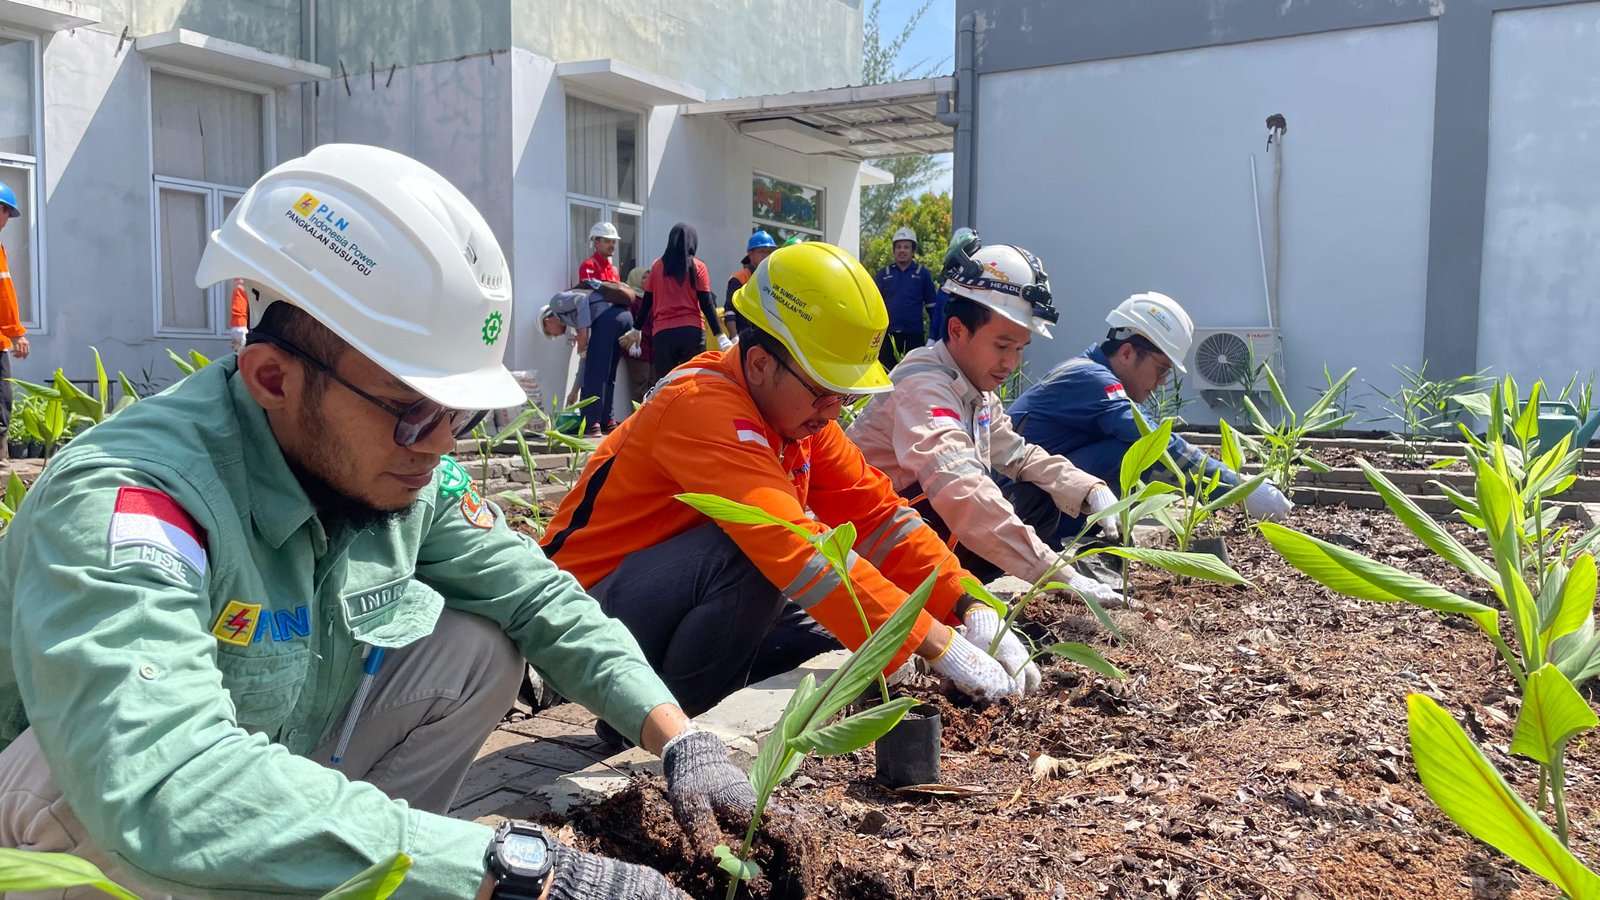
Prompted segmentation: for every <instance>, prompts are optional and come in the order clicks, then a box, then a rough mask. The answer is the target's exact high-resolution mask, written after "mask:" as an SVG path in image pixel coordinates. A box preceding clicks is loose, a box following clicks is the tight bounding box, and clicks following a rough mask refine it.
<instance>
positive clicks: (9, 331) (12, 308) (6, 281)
mask: <svg viewBox="0 0 1600 900" xmlns="http://www.w3.org/2000/svg"><path fill="white" fill-rule="evenodd" d="M27 333H28V329H26V328H23V327H22V313H21V312H20V311H19V310H18V308H17V289H16V287H15V286H14V285H12V283H11V263H10V262H9V261H7V260H6V248H4V247H0V352H4V351H7V350H10V349H11V341H12V339H14V338H19V337H22V336H23V335H25V334H27Z"/></svg>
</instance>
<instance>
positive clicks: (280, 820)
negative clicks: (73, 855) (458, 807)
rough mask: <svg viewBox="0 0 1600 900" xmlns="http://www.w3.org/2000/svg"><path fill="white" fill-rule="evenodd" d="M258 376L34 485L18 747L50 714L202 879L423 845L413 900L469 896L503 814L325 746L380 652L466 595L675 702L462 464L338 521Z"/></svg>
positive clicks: (532, 636) (152, 410) (74, 760)
mask: <svg viewBox="0 0 1600 900" xmlns="http://www.w3.org/2000/svg"><path fill="white" fill-rule="evenodd" d="M236 373H237V367H236V365H235V361H234V358H233V357H227V358H224V359H222V360H219V361H216V362H213V363H212V364H211V365H209V366H207V367H205V368H204V369H202V370H200V371H199V372H197V373H195V374H194V375H192V376H190V377H188V378H186V379H184V380H183V381H182V382H180V383H179V384H177V385H176V386H174V387H173V388H171V389H169V390H167V391H166V392H164V393H162V394H161V395H159V396H157V397H153V398H149V399H146V400H141V401H139V402H138V403H135V404H134V405H132V406H130V407H128V408H127V409H125V410H123V411H122V412H119V413H118V414H117V415H115V416H113V417H112V418H110V419H108V420H107V421H105V422H104V423H102V424H100V425H97V426H95V427H94V428H92V429H90V430H89V431H87V432H86V433H84V434H83V435H82V436H81V437H79V438H78V439H76V440H74V441H73V442H72V443H71V444H69V445H68V446H67V447H66V449H64V450H63V451H62V452H61V453H60V454H59V455H58V456H56V458H55V459H54V460H52V461H51V463H50V465H49V466H48V467H47V468H46V470H45V472H44V474H43V475H42V476H40V478H39V480H38V481H37V482H36V483H35V484H34V486H33V489H32V490H31V491H30V492H29V494H28V497H27V499H26V500H25V501H24V502H23V503H22V507H21V509H20V510H19V511H18V513H17V516H16V519H15V520H14V521H13V522H12V524H11V527H10V529H9V531H8V532H7V533H6V534H5V536H4V538H3V539H0V746H4V745H8V744H9V743H10V742H11V741H12V740H14V739H15V738H16V737H17V735H19V734H20V733H22V731H23V729H25V728H27V727H29V726H32V728H33V729H34V731H35V733H36V734H37V735H38V738H39V744H40V746H41V747H43V749H44V753H45V757H46V759H47V760H48V761H49V763H50V768H51V772H52V774H53V775H54V777H55V780H56V781H57V783H58V784H59V785H60V787H61V790H62V793H63V795H64V796H65V798H66V799H67V801H68V802H69V803H70V804H71V806H72V808H73V810H74V812H75V813H76V814H77V816H78V818H79V819H80V820H82V822H83V823H84V826H85V827H86V828H87V829H88V831H89V834H90V837H92V838H93V840H94V841H95V842H96V843H97V844H99V845H100V846H101V847H103V848H105V850H106V851H108V852H109V853H110V854H111V855H112V856H113V857H114V858H115V859H116V860H117V861H118V863H119V864H121V865H124V866H126V867H127V869H128V870H129V871H130V872H132V873H135V875H136V877H137V878H139V879H141V880H143V881H144V882H146V883H147V884H150V885H151V886H155V887H159V888H162V889H164V890H169V891H171V892H173V893H175V894H177V895H179V896H214V897H247V896H260V895H276V896H280V897H281V896H284V895H313V896H314V895H319V894H321V893H323V892H324V891H326V890H328V889H330V888H332V887H334V886H336V885H337V884H339V883H340V882H342V881H344V880H345V879H347V878H349V877H351V876H353V875H355V874H356V873H357V872H360V871H361V870H362V869H364V868H366V867H367V866H369V865H370V864H372V863H374V862H377V861H379V860H381V859H384V858H387V857H388V856H390V855H392V854H394V853H396V852H405V853H408V854H410V855H411V856H412V858H413V859H414V860H415V865H414V868H413V869H412V870H411V873H410V875H409V876H408V877H407V878H406V881H405V883H404V884H403V885H402V886H401V888H400V890H399V892H398V893H397V894H396V895H395V896H397V897H471V896H472V895H473V894H474V892H475V891H476V889H477V887H478V885H479V884H480V882H481V881H482V878H483V873H484V869H483V854H484V850H485V849H486V848H487V846H488V843H489V839H490V837H491V831H490V829H489V828H487V827H485V826H483V825H479V824H475V823H472V822H465V821H459V820H455V819H450V818H446V817H444V816H439V815H433V814H430V813H424V812H420V811H418V810H415V809H411V808H409V807H408V806H407V805H406V804H405V803H404V802H403V801H399V800H393V799H390V798H389V797H388V796H386V795H384V794H383V793H382V792H381V791H379V790H378V789H377V788H375V787H373V786H371V785H368V784H364V783H360V782H351V781H349V780H348V779H346V778H345V776H344V775H342V774H340V773H339V772H337V771H335V770H333V769H329V768H325V767H324V766H322V765H319V763H318V762H316V761H312V760H311V759H307V758H305V754H307V753H309V752H311V751H312V750H313V748H315V747H317V746H319V745H320V744H321V743H323V742H324V741H325V740H326V739H328V738H329V737H330V736H332V735H334V734H335V733H336V730H337V729H338V728H340V726H341V725H342V724H343V723H342V718H343V715H344V713H345V711H346V708H347V707H348V705H349V703H350V699H351V697H352V696H353V695H354V693H355V690H356V687H357V685H358V683H359V682H360V679H361V662H362V652H363V649H364V645H371V646H375V647H401V646H405V645H406V644H409V643H411V642H412V641H415V640H417V639H419V638H421V637H423V636H425V635H427V634H429V633H430V632H431V631H432V629H433V626H434V623H435V621H436V620H437V619H438V616H439V612H440V610H441V609H442V608H443V607H445V606H449V607H450V608H452V609H456V610H461V611H463V612H468V613H472V614H474V615H478V616H482V617H484V618H486V619H489V620H490V621H493V622H494V623H495V624H497V625H499V626H500V627H501V628H503V629H505V632H506V634H507V635H509V636H510V637H511V639H512V640H513V641H515V642H516V644H517V645H518V646H519V647H520V648H521V650H522V652H523V654H524V655H526V656H527V658H528V659H529V660H530V661H531V662H532V663H533V664H534V666H535V667H537V668H538V669H539V670H540V671H541V672H542V673H543V674H544V675H545V676H546V677H547V678H548V679H549V681H550V682H551V684H552V685H553V686H554V687H555V689H556V690H558V691H559V692H560V693H561V694H562V696H564V697H567V698H569V699H571V700H574V701H577V702H579V703H581V704H583V705H584V706H587V707H588V708H590V709H591V710H593V711H595V712H596V713H597V714H599V715H600V716H602V717H603V718H605V719H606V720H607V721H609V722H611V723H612V724H613V725H615V726H616V727H617V729H618V730H619V731H620V732H621V733H622V734H624V735H628V736H631V737H634V738H637V737H638V735H639V732H640V729H641V727H642V724H643V721H644V718H645V716H646V715H647V714H648V713H649V711H650V710H652V709H654V708H655V707H656V706H658V705H660V704H664V703H672V702H673V699H672V696H671V695H670V694H669V693H668V692H667V689H666V687H665V686H664V685H663V684H662V683H661V680H660V679H659V678H658V677H657V676H656V675H655V673H654V672H653V671H651V669H650V665H649V663H648V662H646V660H645V658H644V655H643V654H642V653H641V652H640V650H639V647H638V644H637V643H636V642H635V641H634V639H633V637H632V636H631V635H630V634H629V633H628V631H627V629H626V628H624V627H623V626H622V625H621V624H620V623H618V622H617V621H616V620H614V619H611V618H608V617H607V616H606V615H605V614H604V613H603V612H601V610H600V606H599V604H598V603H596V602H595V601H594V600H593V599H592V598H590V597H589V596H587V595H586V594H585V593H584V592H583V589H582V588H581V587H579V585H578V583H577V581H575V580H574V579H573V578H572V577H571V576H569V575H567V574H566V573H565V572H562V571H560V570H559V569H557V568H556V567H555V565H554V564H552V563H551V562H550V561H549V560H547V559H546V558H545V557H544V555H543V553H541V552H540V550H539V548H538V546H537V545H536V544H535V543H534V542H533V541H532V540H530V539H528V538H526V537H524V536H522V535H520V534H518V533H516V532H515V531H513V530H512V529H510V528H509V527H508V526H507V525H506V523H505V521H504V518H503V517H502V516H501V515H500V514H499V511H498V510H497V509H495V508H494V507H493V506H491V505H490V504H489V503H488V502H487V501H486V500H484V499H483V498H482V497H481V496H480V495H479V494H478V492H477V490H476V488H475V487H474V486H473V485H472V484H471V483H470V482H469V480H468V478H467V474H466V472H465V470H463V469H462V468H461V466H459V465H457V464H456V463H455V462H454V461H453V460H451V459H448V458H446V459H445V460H444V461H443V463H441V465H440V466H439V467H438V469H437V470H436V472H435V473H434V477H433V482H432V483H431V484H430V485H429V487H428V488H427V489H426V490H424V491H423V494H422V497H421V499H420V500H419V501H418V502H417V503H416V504H415V505H414V506H413V507H412V508H411V509H410V510H409V511H408V512H406V513H405V514H404V515H403V516H402V517H400V518H399V519H398V520H395V521H392V522H390V523H388V524H384V525H379V526H376V527H374V528H371V529H368V530H363V531H354V530H352V529H350V528H347V527H344V526H333V527H324V525H323V523H322V521H321V520H320V519H319V518H318V516H317V514H316V510H315V509H314V508H313V506H312V504H311V501H310V500H309V499H308V498H307V496H306V494H305V492H304V491H303V490H302V489H301V487H300V485H299V482H298V481H297V480H296V478H295V476H294V475H293V473H292V472H291V471H290V469H289V466H288V464H287V463H286V461H285V459H284V456H283V454H282V451H281V450H280V449H279V446H278V443H277V441H276V439H275V438H274V436H273V432H272V429H271V428H270V427H269V425H268V423H267V418H266V415H265V413H264V412H263V411H262V409H261V408H260V406H258V405H257V404H256V403H255V401H254V400H253V399H252V398H251V397H250V395H249V393H248V392H247V391H246V390H245V387H244V384H243V380H242V378H240V377H239V376H238V375H237V374H236ZM468 739H470V738H468V737H467V736H465V735H464V736H463V740H468Z"/></svg>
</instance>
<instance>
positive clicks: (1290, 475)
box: [1239, 367, 1356, 491]
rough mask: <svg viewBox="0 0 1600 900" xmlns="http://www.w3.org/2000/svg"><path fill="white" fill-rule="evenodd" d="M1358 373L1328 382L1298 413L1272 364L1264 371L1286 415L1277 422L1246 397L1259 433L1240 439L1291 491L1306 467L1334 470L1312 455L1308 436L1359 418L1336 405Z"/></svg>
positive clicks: (1270, 474) (1266, 470)
mask: <svg viewBox="0 0 1600 900" xmlns="http://www.w3.org/2000/svg"><path fill="white" fill-rule="evenodd" d="M1355 373H1356V370H1355V369H1351V370H1350V371H1348V372H1345V373H1344V375H1343V376H1341V377H1340V378H1339V379H1338V380H1337V381H1334V382H1333V383H1332V384H1330V385H1328V388H1327V390H1325V391H1323V393H1322V396H1320V397H1318V398H1317V401H1316V402H1315V403H1313V404H1311V406H1310V407H1308V408H1307V409H1306V411H1305V412H1304V413H1297V412H1295V411H1294V407H1292V406H1290V405H1289V398H1288V396H1286V395H1285V394H1284V392H1283V386H1282V385H1280V384H1279V383H1278V376H1276V375H1274V374H1273V373H1272V369H1271V367H1268V368H1267V369H1265V370H1264V372H1263V374H1264V377H1265V378H1266V381H1267V387H1268V388H1269V389H1270V391H1271V393H1272V399H1273V403H1274V404H1276V405H1277V407H1278V409H1279V410H1280V411H1281V412H1282V416H1281V418H1279V420H1278V421H1277V422H1276V423H1274V422H1272V421H1270V420H1269V419H1268V418H1267V417H1266V416H1265V415H1263V414H1262V412H1261V410H1260V408H1259V407H1257V406H1256V403H1255V401H1254V400H1252V399H1251V398H1250V396H1249V395H1248V394H1247V395H1245V397H1244V400H1243V402H1244V408H1245V412H1246V413H1247V414H1248V415H1249V417H1250V423H1251V425H1252V426H1254V428H1255V429H1256V431H1257V434H1255V435H1253V436H1252V435H1246V434H1240V435H1239V442H1240V443H1241V444H1243V445H1244V447H1245V449H1247V450H1249V451H1250V453H1251V455H1253V456H1254V457H1255V458H1256V460H1257V461H1258V462H1259V463H1261V473H1262V474H1263V475H1266V476H1267V477H1268V478H1270V479H1272V481H1273V482H1274V483H1275V484H1278V485H1280V486H1281V487H1282V488H1283V489H1284V490H1286V491H1287V490H1290V489H1291V488H1292V487H1293V486H1294V480H1295V478H1296V477H1297V476H1298V475H1299V474H1300V470H1301V469H1302V468H1305V469H1310V470H1311V471H1313V472H1328V471H1331V469H1329V468H1328V466H1326V465H1324V464H1323V463H1322V462H1320V461H1318V460H1316V459H1314V458H1312V456H1311V454H1310V453H1309V452H1308V451H1307V450H1306V448H1305V444H1306V438H1308V437H1310V436H1311V435H1313V434H1317V433H1319V432H1324V431H1334V430H1336V429H1339V428H1343V427H1344V426H1345V425H1346V424H1348V423H1349V422H1350V420H1351V419H1353V418H1355V414H1354V413H1340V412H1339V411H1338V409H1336V408H1335V406H1334V403H1335V401H1336V400H1337V399H1338V398H1339V396H1340V394H1341V392H1343V391H1344V390H1345V388H1346V386H1348V385H1349V383H1350V377H1351V376H1353V375H1355Z"/></svg>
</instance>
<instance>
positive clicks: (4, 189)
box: [0, 181, 772, 241]
mask: <svg viewBox="0 0 1600 900" xmlns="http://www.w3.org/2000/svg"><path fill="white" fill-rule="evenodd" d="M0 204H5V206H6V207H7V208H8V209H10V210H11V214H12V215H13V216H20V215H22V211H21V210H20V209H18V208H17V192H16V191H13V190H12V189H11V185H8V184H6V183H5V182H3V181H0ZM767 240H768V241H770V240H772V238H767Z"/></svg>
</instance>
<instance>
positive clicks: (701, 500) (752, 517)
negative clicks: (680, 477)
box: [678, 494, 815, 541]
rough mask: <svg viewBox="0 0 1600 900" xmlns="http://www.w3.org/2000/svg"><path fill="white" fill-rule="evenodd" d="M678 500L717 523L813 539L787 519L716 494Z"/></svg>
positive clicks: (696, 495)
mask: <svg viewBox="0 0 1600 900" xmlns="http://www.w3.org/2000/svg"><path fill="white" fill-rule="evenodd" d="M678 499H679V500H682V501H683V502H684V503H687V504H689V505H690V506H692V507H694V508H695V510H696V511H698V512H699V513H700V514H701V515H703V516H705V517H706V518H709V519H716V520H717V521H719V522H734V523H736V524H739V525H777V526H779V527H781V528H787V529H789V530H790V531H792V532H794V533H795V534H797V535H799V536H800V537H802V538H804V539H805V540H807V541H810V540H811V539H812V538H813V537H815V535H813V534H812V533H811V532H810V531H808V530H806V529H805V528H802V527H800V526H799V525H796V524H795V523H793V522H791V521H789V520H788V519H780V518H778V517H777V516H775V515H773V514H772V513H769V512H767V511H766V510H764V509H762V508H760V507H758V506H750V505H749V504H746V503H740V502H739V501H737V500H728V499H726V498H724V497H718V496H717V495H716V494H679V495H678Z"/></svg>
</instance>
